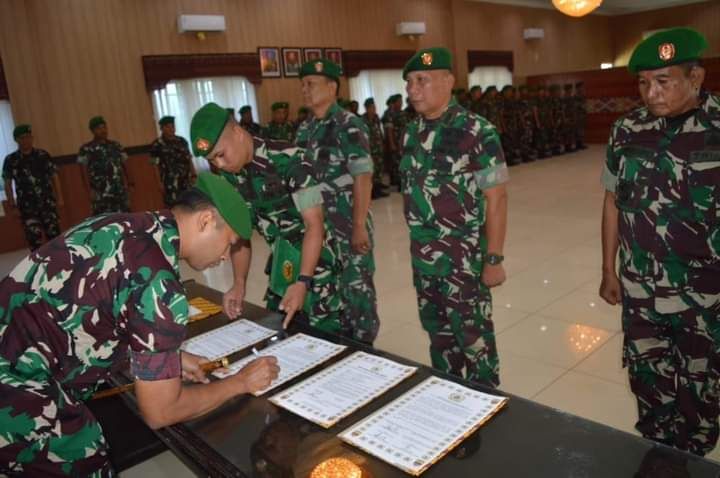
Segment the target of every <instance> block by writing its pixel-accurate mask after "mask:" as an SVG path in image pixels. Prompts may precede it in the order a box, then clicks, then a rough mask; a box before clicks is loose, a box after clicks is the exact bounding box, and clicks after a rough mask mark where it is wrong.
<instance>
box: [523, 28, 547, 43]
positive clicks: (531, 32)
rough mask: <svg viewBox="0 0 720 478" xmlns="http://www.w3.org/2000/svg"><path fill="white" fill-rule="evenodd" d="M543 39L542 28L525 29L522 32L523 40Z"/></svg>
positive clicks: (543, 31)
mask: <svg viewBox="0 0 720 478" xmlns="http://www.w3.org/2000/svg"><path fill="white" fill-rule="evenodd" d="M542 38H545V30H544V29H542V28H526V29H524V30H523V39H524V40H540V39H542Z"/></svg>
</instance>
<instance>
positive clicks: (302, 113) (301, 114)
mask: <svg viewBox="0 0 720 478" xmlns="http://www.w3.org/2000/svg"><path fill="white" fill-rule="evenodd" d="M308 116H310V110H309V109H308V107H307V106H301V107H300V108H298V112H297V117H296V118H295V122H294V123H293V125H294V126H295V131H296V132H297V129H298V128H299V127H300V125H301V124H303V121H305V120H306V119H308Z"/></svg>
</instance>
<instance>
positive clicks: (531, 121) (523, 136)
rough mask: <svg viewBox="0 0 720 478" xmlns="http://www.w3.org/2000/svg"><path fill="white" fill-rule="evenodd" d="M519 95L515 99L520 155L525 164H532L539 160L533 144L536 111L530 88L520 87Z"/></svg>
mask: <svg viewBox="0 0 720 478" xmlns="http://www.w3.org/2000/svg"><path fill="white" fill-rule="evenodd" d="M517 91H518V95H517V98H516V99H515V105H516V110H515V112H516V114H517V117H518V119H517V124H518V126H519V129H518V135H517V137H518V142H519V144H520V155H521V157H522V160H523V162H526V163H528V162H532V161H535V160H536V159H537V152H536V151H535V145H534V144H533V130H534V129H535V109H534V106H533V103H532V100H531V99H530V94H529V92H528V87H527V86H526V85H520V87H519V88H518V90H517Z"/></svg>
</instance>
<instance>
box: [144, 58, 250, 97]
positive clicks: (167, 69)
mask: <svg viewBox="0 0 720 478" xmlns="http://www.w3.org/2000/svg"><path fill="white" fill-rule="evenodd" d="M142 64H143V74H144V76H145V86H146V88H147V90H148V91H153V90H159V89H162V88H165V85H167V84H168V82H169V81H171V80H181V79H185V78H204V77H216V76H244V77H245V78H247V79H248V80H249V81H250V82H252V83H255V84H258V85H259V84H260V82H261V81H262V78H261V77H260V59H259V56H258V54H257V53H224V54H218V55H147V56H143V57H142Z"/></svg>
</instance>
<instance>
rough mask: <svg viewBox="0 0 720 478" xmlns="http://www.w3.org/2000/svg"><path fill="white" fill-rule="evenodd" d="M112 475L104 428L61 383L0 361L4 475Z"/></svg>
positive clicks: (0, 461) (0, 453) (0, 459)
mask: <svg viewBox="0 0 720 478" xmlns="http://www.w3.org/2000/svg"><path fill="white" fill-rule="evenodd" d="M2 475H8V476H42V477H46V476H70V475H72V476H83V477H85V476H93V477H103V476H113V470H112V468H111V466H110V462H109V461H108V450H107V444H106V442H105V437H104V436H103V432H102V428H101V427H100V424H99V423H98V421H97V420H96V419H95V417H94V416H93V414H92V413H91V412H90V410H89V409H88V408H87V407H86V406H85V405H84V404H83V403H82V402H80V401H77V400H75V399H74V398H72V397H71V396H70V394H68V393H66V392H65V391H64V390H63V389H62V387H61V386H60V384H58V383H56V382H54V381H51V382H50V383H48V382H44V383H43V382H40V381H35V380H32V381H31V380H29V379H27V378H26V377H19V376H17V375H16V374H14V373H11V372H10V371H9V369H8V367H6V366H0V476H2Z"/></svg>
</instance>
